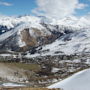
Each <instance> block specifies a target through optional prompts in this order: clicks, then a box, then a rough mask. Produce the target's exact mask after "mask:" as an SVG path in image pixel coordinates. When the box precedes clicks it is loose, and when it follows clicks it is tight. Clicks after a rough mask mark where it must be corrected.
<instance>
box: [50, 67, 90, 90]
mask: <svg viewBox="0 0 90 90" xmlns="http://www.w3.org/2000/svg"><path fill="white" fill-rule="evenodd" d="M89 86H90V69H87V70H83V71H81V72H78V73H76V74H74V75H72V76H71V77H69V78H67V79H65V80H62V81H61V82H58V83H55V84H53V85H51V86H49V87H48V88H61V89H63V90H89Z"/></svg>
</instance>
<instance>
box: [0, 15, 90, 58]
mask: <svg viewBox="0 0 90 90" xmlns="http://www.w3.org/2000/svg"><path fill="white" fill-rule="evenodd" d="M89 22H90V20H89V19H86V18H85V17H81V18H76V17H74V16H70V17H66V18H64V19H61V20H55V19H52V18H46V17H35V16H20V17H9V16H8V17H7V16H2V17H0V32H1V33H0V34H1V35H0V50H11V51H12V50H13V51H30V52H32V51H33V49H34V52H33V53H32V55H31V53H28V54H27V55H26V57H30V56H32V57H34V56H44V55H58V54H59V55H60V54H69V55H70V54H76V53H82V52H89V50H90V45H89V44H90V34H89V33H90V31H89V30H90V23H89ZM40 48H41V49H40Z"/></svg>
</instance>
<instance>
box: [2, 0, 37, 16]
mask: <svg viewBox="0 0 90 90" xmlns="http://www.w3.org/2000/svg"><path fill="white" fill-rule="evenodd" d="M3 1H5V2H8V3H11V4H12V5H10V6H6V5H0V13H1V14H5V15H24V14H31V11H32V9H33V8H35V7H36V4H35V0H3Z"/></svg>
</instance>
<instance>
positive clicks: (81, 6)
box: [76, 3, 88, 9]
mask: <svg viewBox="0 0 90 90" xmlns="http://www.w3.org/2000/svg"><path fill="white" fill-rule="evenodd" d="M86 7H88V4H84V3H80V4H78V5H77V7H76V8H77V9H84V8H86Z"/></svg>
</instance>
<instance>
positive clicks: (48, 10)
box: [32, 0, 87, 19]
mask: <svg viewBox="0 0 90 90" xmlns="http://www.w3.org/2000/svg"><path fill="white" fill-rule="evenodd" d="M36 4H37V8H35V9H34V10H32V12H33V13H35V14H37V15H45V16H49V17H53V18H57V19H58V18H63V17H65V16H69V15H73V14H74V13H76V12H75V10H76V9H84V8H85V7H86V6H87V5H85V4H83V3H79V0H37V1H36Z"/></svg>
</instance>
